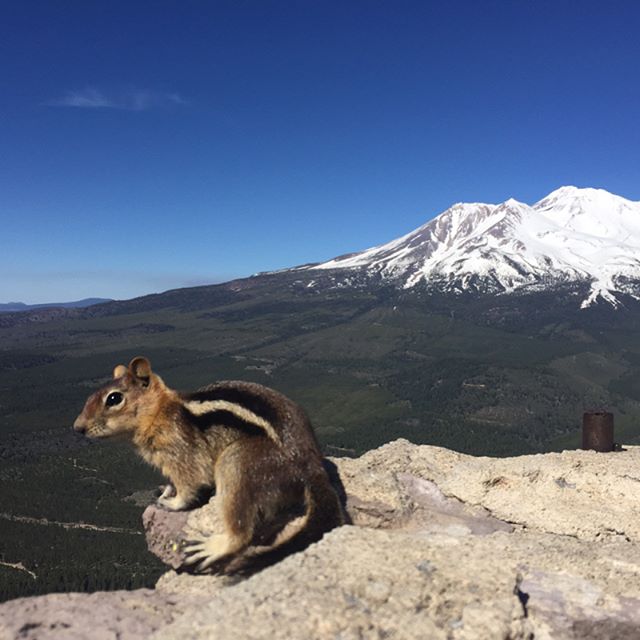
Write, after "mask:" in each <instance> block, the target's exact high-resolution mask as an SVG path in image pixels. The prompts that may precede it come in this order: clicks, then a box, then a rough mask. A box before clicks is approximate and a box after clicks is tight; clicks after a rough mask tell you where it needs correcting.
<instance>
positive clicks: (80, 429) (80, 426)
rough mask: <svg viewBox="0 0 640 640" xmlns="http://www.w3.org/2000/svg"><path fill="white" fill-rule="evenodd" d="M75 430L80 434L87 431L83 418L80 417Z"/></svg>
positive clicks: (77, 419) (74, 426) (75, 424)
mask: <svg viewBox="0 0 640 640" xmlns="http://www.w3.org/2000/svg"><path fill="white" fill-rule="evenodd" d="M73 430H74V431H77V432H78V433H85V432H86V430H87V425H86V424H85V423H84V421H83V420H82V416H78V417H77V418H76V421H75V422H74V423H73Z"/></svg>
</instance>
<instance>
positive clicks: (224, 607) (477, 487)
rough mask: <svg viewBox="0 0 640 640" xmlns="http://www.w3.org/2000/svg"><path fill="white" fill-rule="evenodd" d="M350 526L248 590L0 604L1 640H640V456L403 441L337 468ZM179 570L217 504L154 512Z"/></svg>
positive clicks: (257, 578)
mask: <svg viewBox="0 0 640 640" xmlns="http://www.w3.org/2000/svg"><path fill="white" fill-rule="evenodd" d="M334 462H335V465H336V466H337V470H338V474H339V478H340V481H341V483H342V489H343V490H344V492H345V494H346V505H347V510H348V512H349V515H350V517H351V520H352V522H353V524H352V525H347V526H344V527H341V528H339V529H336V530H334V531H332V532H331V533H329V534H327V535H326V536H325V537H324V538H323V539H322V540H321V541H320V542H318V543H316V544H314V545H311V546H310V547H309V548H308V549H307V550H306V551H304V552H302V553H298V554H295V555H293V556H290V557H288V558H286V559H284V560H283V561H281V562H279V563H278V564H276V565H274V566H271V567H268V568H266V569H264V570H262V571H261V572H259V573H257V574H255V575H253V576H251V577H249V578H246V579H237V578H235V579H229V578H220V577H211V576H190V575H188V574H184V573H182V574H180V573H175V572H174V571H170V572H168V573H167V574H165V575H164V576H163V577H162V578H161V579H160V580H159V582H158V584H157V586H156V589H155V591H151V590H139V591H134V592H128V593H127V592H122V591H120V592H113V593H101V594H91V595H86V594H64V595H50V596H42V597H38V598H26V599H20V600H14V601H12V602H8V603H5V604H3V605H0V638H5V637H6V638H38V639H47V638H80V637H92V638H125V639H126V638H138V637H155V638H209V637H211V638H269V639H270V640H271V639H274V638H305V639H306V638H341V639H347V638H383V637H392V638H451V639H456V640H457V639H472V638H478V639H485V638H523V639H524V638H536V639H538V638H543V639H544V638H575V639H578V638H580V639H584V638H599V639H607V638H610V639H613V638H616V639H624V638H629V639H631V638H634V639H637V638H639V637H640V447H630V448H628V449H627V450H625V451H621V452H613V453H606V454H603V453H595V452H590V451H566V452H563V453H559V454H545V455H535V456H522V457H517V458H502V459H498V458H476V457H472V456H465V455H462V454H459V453H455V452H452V451H449V450H446V449H442V448H438V447H431V446H415V445H412V444H410V443H408V442H406V441H404V440H398V441H395V442H392V443H390V444H388V445H385V446H384V447H381V448H380V449H377V450H375V451H370V452H369V453H367V454H365V455H364V456H362V457H361V458H358V459H339V460H335V461H334ZM144 523H145V529H146V530H147V539H148V541H149V545H150V548H152V550H153V551H154V553H156V554H157V555H159V556H160V557H161V558H163V559H164V560H165V562H167V563H168V564H169V565H170V566H172V567H179V565H180V562H181V552H180V542H181V540H183V539H185V538H186V539H188V538H191V537H197V536H200V535H206V534H207V533H209V532H211V531H215V530H216V529H217V528H218V527H219V523H218V520H217V518H216V510H215V499H214V500H212V502H211V503H209V505H207V506H205V507H203V508H202V509H198V510H195V511H192V512H189V513H188V514H184V513H182V514H174V513H169V512H166V511H163V510H161V509H159V508H156V507H155V506H151V507H148V508H147V510H146V511H145V514H144Z"/></svg>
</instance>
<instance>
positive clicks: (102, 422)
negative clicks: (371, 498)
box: [73, 357, 343, 573]
mask: <svg viewBox="0 0 640 640" xmlns="http://www.w3.org/2000/svg"><path fill="white" fill-rule="evenodd" d="M73 427H74V429H75V431H77V432H80V433H83V434H85V435H86V436H88V437H89V438H110V437H116V436H122V437H126V438H128V439H130V440H131V441H132V442H133V444H134V445H135V446H136V448H137V450H138V452H139V453H140V454H141V455H142V457H143V458H144V459H145V460H146V461H147V462H149V463H151V464H152V465H153V466H155V467H157V468H158V469H160V470H161V471H162V473H163V474H164V475H165V476H166V477H167V478H168V479H169V481H170V484H169V485H167V487H166V488H165V490H164V492H163V493H162V495H161V496H160V497H159V498H158V503H159V504H160V505H162V506H163V507H165V508H166V509H170V510H182V509H189V508H190V507H192V506H194V505H195V504H196V502H197V500H198V496H199V495H200V493H201V491H202V490H203V489H207V488H208V489H215V492H216V495H217V499H218V500H220V512H221V514H222V519H223V522H224V533H223V534H219V535H214V536H212V537H210V538H208V539H205V540H196V541H191V542H189V543H187V545H186V547H185V553H186V556H187V557H186V561H185V562H186V564H187V565H192V567H191V568H192V569H194V570H195V571H198V572H205V571H215V572H219V573H233V572H235V571H236V570H237V568H239V567H240V568H243V563H242V562H234V560H237V559H238V558H239V557H240V556H241V555H242V554H243V552H244V551H246V550H247V549H248V548H249V547H250V546H256V545H263V546H264V545H267V546H269V545H271V547H270V548H271V549H274V548H276V547H278V548H279V547H281V546H282V547H284V546H286V545H289V546H290V547H291V549H292V550H297V549H301V548H304V546H306V545H308V544H309V543H311V542H313V541H316V540H319V539H320V538H321V537H322V535H323V534H324V533H325V532H326V531H328V530H330V529H332V528H333V527H336V526H338V525H340V524H343V512H342V507H341V504H340V501H339V499H338V496H337V494H336V492H335V491H334V489H333V487H332V486H331V483H330V481H329V477H328V476H327V473H326V471H325V469H324V467H323V464H322V454H321V452H320V448H319V445H318V441H317V440H316V437H315V435H314V432H313V430H312V428H311V424H310V422H309V420H308V418H307V416H306V414H305V413H304V411H303V410H302V409H301V408H300V407H299V406H298V405H297V404H296V403H294V402H293V401H292V400H290V399H289V398H287V397H286V396H284V395H282V394H281V393H278V392H277V391H274V390H273V389H269V388H267V387H264V386H262V385H259V384H255V383H250V382H236V381H228V382H218V383H215V384H212V385H210V386H207V387H204V388H202V389H199V390H198V391H195V392H193V393H178V392H177V391H174V390H172V389H170V388H169V387H167V386H166V385H165V383H164V382H163V381H162V379H161V378H160V377H159V376H158V375H156V374H155V373H153V372H152V370H151V364H150V363H149V361H148V360H147V359H146V358H143V357H138V358H134V359H133V360H132V361H131V362H130V363H129V365H128V366H124V365H118V366H117V367H115V369H114V370H113V379H112V380H111V381H110V382H109V383H108V384H106V385H105V386H103V387H102V388H101V389H99V390H98V391H96V392H95V393H94V394H93V395H91V396H90V397H89V398H88V399H87V401H86V403H85V406H84V409H83V410H82V413H81V414H80V415H79V416H78V418H77V419H76V421H75V423H74V425H73ZM296 516H298V517H299V520H300V526H299V527H298V530H297V531H296V532H294V533H293V534H292V535H291V537H290V538H289V539H288V540H280V539H279V537H282V536H279V534H281V533H282V530H283V528H284V527H285V525H286V524H287V522H289V521H291V520H292V519H295V517H296Z"/></svg>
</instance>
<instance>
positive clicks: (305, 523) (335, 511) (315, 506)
mask: <svg viewBox="0 0 640 640" xmlns="http://www.w3.org/2000/svg"><path fill="white" fill-rule="evenodd" d="M309 480H310V481H309V483H308V484H307V486H306V488H305V494H304V499H305V512H304V513H303V514H302V515H300V516H299V517H297V518H295V519H294V520H291V521H290V522H288V523H287V524H286V525H285V526H284V528H283V529H282V530H281V531H280V532H279V533H278V534H277V536H276V538H275V540H274V541H273V543H272V544H270V545H269V546H264V547H252V548H251V549H250V550H248V551H247V552H245V553H243V554H241V555H240V556H238V557H235V558H233V559H231V560H230V561H229V562H228V564H227V565H226V566H225V567H224V569H223V572H224V573H226V574H248V573H249V574H250V573H254V572H255V571H258V570H260V569H262V568H264V567H267V566H269V565H271V564H274V563H275V562H278V561H279V560H282V559H283V558H285V557H286V556H288V555H290V554H292V553H296V552H297V551H302V550H303V549H306V547H308V546H309V545H310V544H311V543H313V542H317V541H318V540H320V538H322V536H323V535H324V534H325V533H327V531H330V530H331V529H333V528H335V527H338V526H340V525H342V524H345V514H344V511H343V509H342V505H341V504H340V500H339V498H338V495H337V494H336V492H335V491H334V490H333V487H332V486H331V484H330V483H329V481H328V479H327V477H326V475H325V474H324V473H322V474H320V473H319V474H318V477H317V478H316V477H311V478H310V479H309Z"/></svg>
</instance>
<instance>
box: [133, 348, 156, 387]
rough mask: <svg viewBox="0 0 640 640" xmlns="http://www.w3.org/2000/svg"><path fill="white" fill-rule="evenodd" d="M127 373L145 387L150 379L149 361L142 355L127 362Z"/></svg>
mask: <svg viewBox="0 0 640 640" xmlns="http://www.w3.org/2000/svg"><path fill="white" fill-rule="evenodd" d="M129 373H130V374H131V375H132V376H133V377H134V378H135V379H136V380H138V381H139V382H142V384H143V385H144V386H145V387H146V386H147V385H148V384H149V381H150V380H151V363H150V362H149V361H148V360H147V359H146V358H143V357H142V356H139V357H138V358H134V359H133V360H132V361H131V362H130V363H129Z"/></svg>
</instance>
